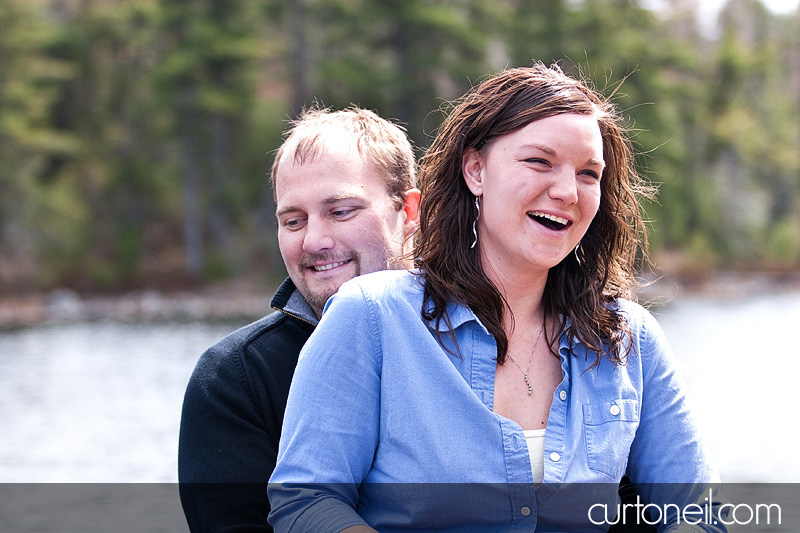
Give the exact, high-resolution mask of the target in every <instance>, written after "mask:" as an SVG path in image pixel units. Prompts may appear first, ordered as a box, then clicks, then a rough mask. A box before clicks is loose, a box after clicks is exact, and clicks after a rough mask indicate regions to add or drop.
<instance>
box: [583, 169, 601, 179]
mask: <svg viewBox="0 0 800 533" xmlns="http://www.w3.org/2000/svg"><path fill="white" fill-rule="evenodd" d="M582 174H584V175H585V176H589V177H590V178H592V179H595V180H599V179H600V174H599V173H597V172H595V171H594V170H584V171H583V172H582Z"/></svg>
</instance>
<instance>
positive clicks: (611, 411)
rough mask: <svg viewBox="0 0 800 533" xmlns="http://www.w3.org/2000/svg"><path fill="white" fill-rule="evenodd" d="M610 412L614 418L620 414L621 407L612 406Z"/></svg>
mask: <svg viewBox="0 0 800 533" xmlns="http://www.w3.org/2000/svg"><path fill="white" fill-rule="evenodd" d="M608 412H609V413H611V414H612V415H614V416H617V415H618V414H619V405H612V406H611V408H610V409H609V410H608Z"/></svg>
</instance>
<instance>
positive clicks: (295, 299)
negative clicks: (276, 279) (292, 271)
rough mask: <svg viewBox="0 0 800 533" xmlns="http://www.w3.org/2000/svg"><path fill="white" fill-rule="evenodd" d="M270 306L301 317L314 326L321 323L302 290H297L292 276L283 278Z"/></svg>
mask: <svg viewBox="0 0 800 533" xmlns="http://www.w3.org/2000/svg"><path fill="white" fill-rule="evenodd" d="M270 306H272V308H273V309H275V310H276V311H280V312H282V313H285V314H287V315H291V316H294V317H296V318H299V319H300V320H303V321H305V322H308V323H309V324H311V325H312V326H316V325H317V324H318V323H319V319H317V315H315V314H314V311H313V310H312V309H311V306H310V305H309V304H308V302H307V301H306V299H305V298H304V297H303V295H302V294H300V291H299V290H297V287H295V285H294V283H293V282H292V280H291V278H286V279H285V280H283V283H281V286H280V287H278V290H277V291H275V296H273V297H272V301H271V302H270Z"/></svg>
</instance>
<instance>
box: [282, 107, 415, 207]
mask: <svg viewBox="0 0 800 533" xmlns="http://www.w3.org/2000/svg"><path fill="white" fill-rule="evenodd" d="M342 137H349V138H351V139H352V141H353V144H354V146H355V147H356V149H357V150H358V153H359V154H360V155H362V156H364V157H365V158H366V159H367V160H368V161H370V162H371V163H372V164H373V165H375V167H376V168H377V169H378V171H379V172H381V173H383V174H384V176H385V178H386V188H387V191H388V192H389V195H390V196H391V197H392V199H393V200H394V205H395V208H396V209H398V210H400V209H402V208H403V204H404V199H405V192H406V191H408V190H409V189H412V188H414V187H415V186H416V166H415V161H414V150H413V148H412V146H411V141H409V139H408V136H407V135H406V131H405V129H403V128H402V127H401V126H399V125H398V124H395V123H393V122H390V121H388V120H386V119H384V118H381V117H379V116H378V115H377V114H375V113H373V112H372V111H369V110H366V109H362V108H359V107H357V106H351V107H348V108H346V109H343V110H340V111H331V110H330V109H328V108H318V107H314V108H311V109H304V110H303V111H302V112H301V113H300V116H299V117H298V118H297V119H295V120H293V121H291V122H290V123H289V128H288V129H287V130H286V131H285V132H284V141H283V144H281V146H280V147H279V148H278V150H277V152H276V154H275V160H274V161H273V163H272V170H271V172H270V181H271V184H272V190H273V195H274V194H275V179H276V176H277V172H278V166H279V165H280V162H281V160H282V159H283V158H284V156H286V155H287V154H288V153H292V154H293V158H294V163H295V164H297V165H302V164H303V163H304V162H306V161H310V160H313V159H314V158H316V157H319V156H320V155H321V154H323V153H324V151H325V145H326V143H327V142H331V140H332V139H337V140H340V139H341V138H342Z"/></svg>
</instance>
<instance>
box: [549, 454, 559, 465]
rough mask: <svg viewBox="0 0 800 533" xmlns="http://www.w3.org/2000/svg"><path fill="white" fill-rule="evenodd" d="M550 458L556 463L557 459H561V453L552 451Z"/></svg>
mask: <svg viewBox="0 0 800 533" xmlns="http://www.w3.org/2000/svg"><path fill="white" fill-rule="evenodd" d="M550 460H551V461H553V462H554V463H557V462H558V461H560V460H561V454H559V453H558V452H552V453H551V454H550Z"/></svg>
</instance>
